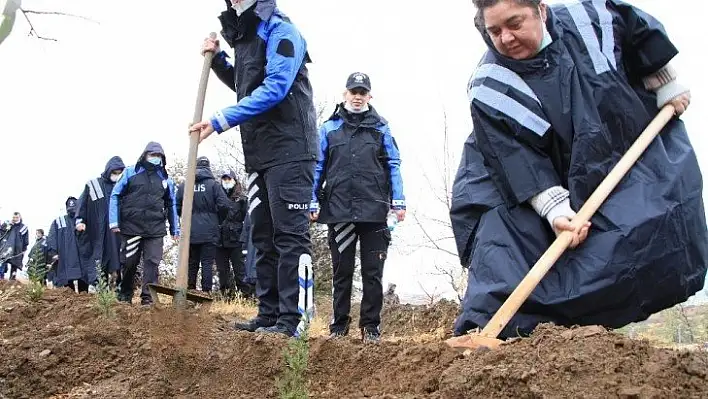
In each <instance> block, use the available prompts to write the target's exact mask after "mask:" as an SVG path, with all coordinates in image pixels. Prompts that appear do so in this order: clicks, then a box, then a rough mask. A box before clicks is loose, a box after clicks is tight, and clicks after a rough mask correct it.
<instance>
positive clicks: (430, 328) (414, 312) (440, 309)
mask: <svg viewBox="0 0 708 399" xmlns="http://www.w3.org/2000/svg"><path fill="white" fill-rule="evenodd" d="M459 311H460V305H458V304H457V303H455V302H452V301H448V300H441V301H439V302H436V303H435V304H433V305H391V306H385V307H384V309H383V311H382V312H381V320H382V321H381V323H382V326H381V331H382V332H383V333H384V334H389V335H396V336H400V335H403V336H409V335H413V334H427V333H433V334H436V335H438V336H440V337H441V338H442V337H448V336H451V335H452V327H453V324H454V323H455V319H456V318H457V315H458V313H459Z"/></svg>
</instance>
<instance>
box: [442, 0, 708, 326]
mask: <svg viewBox="0 0 708 399" xmlns="http://www.w3.org/2000/svg"><path fill="white" fill-rule="evenodd" d="M546 25H547V28H548V31H549V33H550V35H551V37H552V39H553V41H552V43H551V44H550V45H549V46H548V47H546V48H545V49H544V50H542V51H541V52H540V53H539V54H538V55H536V56H535V57H534V58H532V59H528V60H523V61H518V60H512V59H509V58H506V57H504V56H503V55H501V54H499V53H498V52H497V51H496V50H495V49H494V46H493V45H492V43H491V40H490V39H489V38H488V37H487V36H486V34H484V33H483V36H485V41H486V42H487V44H488V47H489V50H488V51H487V53H486V54H485V55H484V57H483V59H482V61H481V63H480V64H479V66H478V68H477V70H476V72H475V74H474V75H473V77H472V78H471V80H470V82H469V86H468V94H469V99H470V104H471V113H472V120H473V122H474V132H473V133H472V134H471V135H470V136H469V138H468V140H467V142H466V143H465V146H464V151H463V154H462V160H461V164H460V168H459V170H458V173H457V176H456V178H455V183H454V186H453V193H452V194H453V198H452V209H451V212H450V216H451V220H452V227H453V231H454V234H455V239H456V241H457V248H458V253H459V255H460V259H461V262H462V264H463V265H464V266H465V267H469V282H468V288H467V292H466V295H465V298H464V301H463V304H462V307H463V309H462V314H461V315H460V316H459V318H458V319H457V321H456V325H455V332H456V333H457V334H462V333H464V332H465V331H468V330H470V329H472V328H475V327H477V326H480V327H483V326H485V325H486V323H487V322H488V321H489V319H490V318H491V316H492V315H493V314H494V313H495V312H496V311H497V310H498V309H499V307H500V306H501V304H502V303H503V301H504V300H505V299H506V298H507V297H508V295H509V294H510V293H511V292H512V291H513V290H514V288H516V286H517V285H518V284H519V282H520V281H521V280H522V279H523V278H524V276H525V275H526V274H527V272H528V271H529V269H530V267H531V266H533V264H534V263H535V262H536V261H537V260H538V259H539V257H540V256H541V255H542V254H543V253H544V252H545V251H546V249H548V247H549V246H550V244H551V243H552V242H553V240H554V239H555V234H554V233H553V231H552V230H551V227H550V225H549V224H548V222H547V221H546V220H545V219H542V218H541V217H540V216H539V215H538V214H537V213H536V212H535V211H534V210H533V209H532V207H531V206H530V205H529V204H528V200H529V199H530V198H531V197H533V196H534V195H536V194H538V193H540V192H541V191H543V190H545V189H548V188H550V187H552V186H556V185H561V186H563V187H565V188H567V189H568V190H569V192H570V203H571V207H572V208H573V209H574V210H576V211H577V210H579V209H580V207H581V206H582V205H583V204H584V202H585V201H586V200H587V198H588V197H589V196H590V194H591V193H592V192H593V191H594V190H595V188H596V187H597V186H598V185H599V184H600V182H601V181H602V180H603V178H604V177H605V176H607V174H608V172H609V171H610V169H611V168H612V167H613V166H614V165H615V164H616V163H617V161H618V160H619V159H620V158H621V156H622V155H623V154H624V153H625V152H626V151H627V149H628V148H629V147H630V146H631V145H632V143H633V142H634V141H635V139H636V138H637V137H638V136H639V135H640V134H641V132H642V131H643V130H644V129H645V128H646V126H647V125H648V124H649V123H650V122H651V120H652V119H653V118H654V117H655V116H656V114H657V113H658V109H657V105H656V95H655V94H654V93H652V92H649V91H647V90H645V89H644V86H643V85H642V82H641V79H642V78H643V77H645V76H647V75H650V74H652V73H654V72H656V71H658V70H659V69H661V68H662V67H664V66H665V65H666V64H667V63H668V62H669V61H670V60H671V59H673V57H674V56H675V55H676V54H677V53H678V51H677V49H676V47H675V46H674V45H673V44H672V43H671V41H670V40H669V38H668V37H667V34H666V32H665V31H664V29H663V27H662V25H661V24H660V23H659V22H658V21H657V20H655V19H654V18H653V17H651V16H649V15H647V14H646V13H645V12H643V11H641V10H639V9H638V8H636V7H633V6H631V5H629V4H627V3H625V2H622V1H615V0H607V1H590V0H583V1H575V2H568V3H567V4H561V5H553V6H550V7H549V11H548V20H547V23H546ZM481 30H482V31H483V29H481ZM689 112H690V111H689ZM702 188H703V181H702V176H701V172H700V170H699V167H698V162H697V160H696V154H695V152H694V149H693V147H692V146H691V143H690V142H689V139H688V135H687V133H686V129H685V127H684V124H683V122H682V121H681V120H680V119H678V118H675V119H673V120H671V121H670V122H669V123H668V124H667V125H666V127H665V128H664V129H663V131H662V132H661V135H660V136H659V137H658V138H657V139H656V140H655V141H654V143H652V145H651V146H650V147H649V148H648V149H647V151H646V152H645V153H644V155H643V156H642V158H641V159H640V160H639V162H638V163H637V164H636V165H635V166H634V167H633V169H632V170H631V171H630V172H629V173H628V175H627V176H626V177H625V178H624V179H623V180H622V182H621V183H620V184H619V185H618V187H617V188H616V189H615V191H614V192H613V193H612V195H611V196H610V197H609V198H608V199H607V200H606V201H605V203H604V205H603V206H602V207H600V209H599V210H598V212H597V213H596V214H595V216H594V217H593V218H592V223H593V225H592V229H591V231H590V233H589V235H588V238H587V240H586V241H585V242H584V243H583V244H582V245H581V246H580V247H579V248H577V249H575V250H567V251H566V252H565V254H564V255H563V256H562V257H561V258H560V259H559V261H558V262H556V264H555V265H554V267H553V268H552V269H551V270H550V272H549V273H548V274H547V275H546V277H545V278H544V279H543V280H542V281H541V283H540V285H539V286H538V287H537V288H536V289H535V290H534V292H533V293H532V294H531V296H530V297H529V299H528V300H527V301H526V302H525V303H524V305H523V306H522V307H521V309H520V310H519V311H518V313H517V314H516V315H515V316H514V317H513V319H512V320H511V321H510V323H509V324H508V325H507V327H506V329H505V330H504V331H503V332H502V334H501V336H502V337H509V336H516V335H517V334H526V333H528V332H530V331H531V330H533V329H534V328H535V326H536V325H537V324H538V323H540V322H546V321H552V322H555V323H557V324H563V325H573V324H579V325H587V324H601V325H605V326H607V327H610V328H617V327H621V326H624V325H626V324H628V323H631V322H637V321H641V320H644V319H646V318H647V317H648V316H650V315H651V314H653V313H655V312H658V311H660V310H662V309H665V308H668V307H671V306H673V305H675V304H677V303H681V302H683V301H685V300H686V299H687V298H688V297H690V296H692V295H693V294H695V293H696V292H697V291H699V290H700V289H702V287H703V285H704V281H705V276H706V262H707V259H708V240H707V238H708V237H707V236H706V220H705V212H704V204H703V199H702Z"/></svg>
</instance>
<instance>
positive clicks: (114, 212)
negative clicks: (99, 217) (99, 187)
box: [108, 166, 135, 229]
mask: <svg viewBox="0 0 708 399" xmlns="http://www.w3.org/2000/svg"><path fill="white" fill-rule="evenodd" d="M134 175H135V167H133V166H131V167H129V168H126V169H125V172H124V173H123V176H121V177H120V180H118V182H116V185H115V186H113V191H111V199H110V201H109V202H108V227H109V228H111V229H114V228H116V227H120V226H119V222H120V221H119V220H118V215H120V211H119V206H120V196H121V195H122V194H123V190H124V189H125V186H126V185H127V184H128V179H130V178H131V177H133V176H134Z"/></svg>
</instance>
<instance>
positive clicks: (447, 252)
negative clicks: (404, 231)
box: [413, 212, 457, 257]
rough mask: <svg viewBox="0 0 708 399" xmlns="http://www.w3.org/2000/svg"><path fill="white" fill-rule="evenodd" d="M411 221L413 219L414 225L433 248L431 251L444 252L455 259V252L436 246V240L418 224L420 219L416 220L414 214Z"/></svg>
mask: <svg viewBox="0 0 708 399" xmlns="http://www.w3.org/2000/svg"><path fill="white" fill-rule="evenodd" d="M413 219H415V222H416V224H417V225H418V227H420V230H421V231H422V232H423V234H424V235H425V237H426V238H427V241H428V242H429V243H430V244H431V245H432V246H433V249H436V250H438V251H441V252H444V253H446V254H448V255H451V256H455V257H456V256H457V254H456V253H455V252H452V251H450V250H447V249H445V248H443V247H441V246H440V245H439V244H438V240H437V239H435V238H433V237H432V236H431V235H430V234H428V230H427V229H426V228H425V227H423V224H422V223H421V222H420V219H418V215H417V214H416V213H415V212H414V213H413Z"/></svg>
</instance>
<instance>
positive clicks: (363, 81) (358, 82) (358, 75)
mask: <svg viewBox="0 0 708 399" xmlns="http://www.w3.org/2000/svg"><path fill="white" fill-rule="evenodd" d="M359 87H360V88H362V89H366V90H368V91H371V80H370V79H369V76H368V75H367V74H365V73H362V72H354V73H353V74H351V75H349V78H347V90H351V89H356V88H359Z"/></svg>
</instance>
